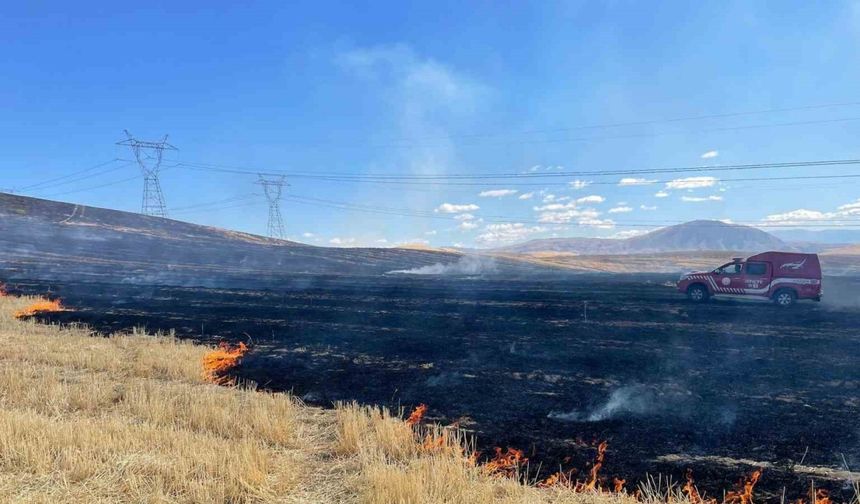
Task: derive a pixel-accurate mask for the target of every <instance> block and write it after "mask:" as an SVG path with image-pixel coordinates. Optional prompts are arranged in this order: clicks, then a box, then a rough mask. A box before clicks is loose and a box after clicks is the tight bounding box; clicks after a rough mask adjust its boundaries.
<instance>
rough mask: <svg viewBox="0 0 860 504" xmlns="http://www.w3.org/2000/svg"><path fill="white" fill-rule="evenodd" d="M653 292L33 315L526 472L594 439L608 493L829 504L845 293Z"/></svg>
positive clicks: (348, 299)
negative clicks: (450, 429) (155, 346)
mask: <svg viewBox="0 0 860 504" xmlns="http://www.w3.org/2000/svg"><path fill="white" fill-rule="evenodd" d="M671 280H674V278H673V277H668V276H658V275H651V276H645V275H614V276H608V275H600V276H597V275H595V276H575V277H567V278H562V279H557V280H552V281H549V280H547V281H515V280H498V279H496V280H493V279H450V278H436V277H413V278H403V277H401V278H391V277H326V278H323V277H310V278H303V279H301V280H300V281H299V280H292V281H289V282H287V283H286V284H285V285H283V286H280V287H278V288H277V289H270V290H256V291H255V290H216V289H195V288H177V287H143V286H134V285H111V284H88V285H83V284H80V285H73V284H67V285H52V286H50V289H51V291H52V292H53V293H54V294H56V295H57V296H59V297H61V298H62V299H63V301H64V305H65V306H66V307H67V308H68V309H69V311H64V312H58V313H53V314H50V315H46V317H47V319H48V320H51V321H57V322H64V323H68V322H83V323H86V324H89V325H91V326H92V327H94V328H95V329H96V330H99V331H104V332H110V331H116V330H122V329H128V328H131V327H134V326H146V327H147V328H148V329H149V330H157V329H175V330H176V331H177V335H178V336H180V337H183V338H191V339H195V340H201V341H206V342H213V341H229V342H240V341H241V342H245V343H247V344H249V346H250V347H251V351H250V352H249V353H248V355H247V357H246V358H245V360H244V362H243V364H242V366H241V367H240V369H239V371H238V373H239V375H240V376H241V377H242V378H246V379H251V380H254V381H256V382H257V383H259V384H260V386H262V387H266V388H269V389H274V390H288V391H292V392H293V393H295V394H296V395H297V396H300V397H303V398H304V399H305V400H306V401H307V402H309V403H312V404H319V405H324V406H326V405H331V403H332V402H334V401H348V400H358V401H361V402H367V403H376V404H383V405H388V406H394V407H397V406H400V405H402V406H403V407H405V408H411V407H413V406H415V405H417V404H419V403H426V404H428V405H429V411H428V417H429V418H430V419H431V420H435V421H439V422H441V423H445V424H450V423H457V424H458V425H460V426H461V427H463V428H466V429H468V430H471V431H474V432H475V434H476V436H477V439H478V446H479V448H481V449H484V450H491V449H492V447H494V446H502V447H508V446H510V447H516V448H520V449H523V450H524V451H525V452H526V456H528V457H529V459H530V464H531V466H530V467H531V470H532V471H533V472H537V473H540V475H542V476H545V475H547V474H549V473H551V472H554V471H556V470H558V469H559V466H562V467H563V468H564V469H567V468H572V467H585V465H586V461H587V460H590V459H591V458H592V457H593V456H594V446H595V444H596V442H598V441H603V440H606V441H608V443H609V450H608V452H607V457H606V463H605V465H604V467H603V474H605V475H606V476H607V477H609V478H611V477H613V476H619V477H625V478H626V479H627V481H628V482H633V481H636V480H639V479H643V478H644V477H645V475H646V474H647V473H650V474H656V473H663V474H671V475H673V476H674V477H675V479H676V480H678V479H682V477H683V474H684V471H685V469H686V468H692V469H693V471H694V474H695V475H696V481H697V485H698V486H699V487H700V489H702V490H704V491H706V492H707V493H708V494H711V495H715V494H717V495H721V492H722V490H723V489H727V488H730V487H731V485H732V484H733V483H734V482H735V481H736V480H737V479H738V477H740V476H741V475H743V474H745V473H747V472H749V470H750V469H752V468H753V466H757V467H764V468H765V473H764V477H763V479H762V482H761V483H760V484H759V488H760V489H762V490H764V491H765V493H766V494H767V495H770V496H772V497H773V496H776V495H777V494H778V493H781V491H782V487H783V486H786V487H787V493H786V495H787V497H788V498H792V499H794V498H797V497H801V496H803V495H804V493H805V492H807V491H808V489H809V484H810V481H811V480H812V479H813V478H814V479H815V480H816V486H824V487H826V488H829V489H830V490H831V491H832V493H833V495H834V497H835V500H836V501H840V500H842V499H840V498H839V497H840V496H842V495H844V496H845V500H847V499H848V495H849V492H850V490H849V489H848V488H847V487H845V485H844V478H845V474H844V473H843V474H840V473H839V471H840V470H841V469H842V468H843V459H842V455H844V457H845V459H846V460H847V462H848V464H849V466H851V467H855V466H860V427H858V425H860V423H858V419H860V364H858V363H860V309H858V308H856V307H851V306H850V304H851V303H846V302H845V301H846V298H845V297H843V296H840V304H837V305H831V304H829V303H828V302H823V303H821V304H813V303H809V304H806V303H804V304H800V305H798V306H797V307H795V308H794V309H791V310H788V311H786V310H784V309H778V308H776V307H773V306H770V305H762V304H757V303H739V302H730V301H717V302H713V303H710V304H706V305H693V304H690V303H688V302H687V301H686V300H685V299H684V298H683V296H681V295H679V294H677V293H676V292H674V290H673V289H672V288H670V287H668V286H666V285H664V284H665V283H666V282H667V281H671ZM825 282H826V284H825V295H827V294H828V292H841V293H845V295H846V296H853V297H854V299H856V298H857V296H858V295H860V290H855V288H860V285H858V282H857V281H856V280H850V279H836V278H834V279H827V280H825ZM19 288H21V289H23V290H25V291H33V292H35V291H39V292H45V290H46V289H47V288H48V286H46V285H38V284H26V283H22V284H21V285H20V286H19ZM585 302H587V320H586V318H585ZM840 305H841V306H840ZM846 305H847V306H846Z"/></svg>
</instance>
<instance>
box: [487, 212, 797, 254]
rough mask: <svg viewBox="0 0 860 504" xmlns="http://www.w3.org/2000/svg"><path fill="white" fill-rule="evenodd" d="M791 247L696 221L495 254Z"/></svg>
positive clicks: (754, 232)
mask: <svg viewBox="0 0 860 504" xmlns="http://www.w3.org/2000/svg"><path fill="white" fill-rule="evenodd" d="M790 248H791V247H790V246H789V245H788V244H786V243H785V242H784V241H782V240H780V239H779V238H777V237H776V236H773V235H772V234H769V233H766V232H764V231H762V230H760V229H756V228H753V227H749V226H741V225H737V224H727V223H724V222H721V221H711V220H696V221H691V222H686V223H683V224H678V225H675V226H669V227H665V228H661V229H658V230H655V231H651V232H650V233H646V234H644V235H641V236H634V237H631V238H624V239H608V238H551V239H540V240H531V241H528V242H525V243H521V244H517V245H510V246H507V247H501V248H498V249H494V250H493V251H494V252H505V253H515V254H529V253H536V252H549V251H551V252H567V253H573V254H581V255H607V254H650V253H657V252H681V251H700V250H708V251H723V250H725V251H751V252H752V251H762V250H786V249H790Z"/></svg>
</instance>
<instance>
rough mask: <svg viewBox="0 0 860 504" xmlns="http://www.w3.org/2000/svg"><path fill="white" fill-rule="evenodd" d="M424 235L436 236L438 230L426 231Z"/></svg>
mask: <svg viewBox="0 0 860 504" xmlns="http://www.w3.org/2000/svg"><path fill="white" fill-rule="evenodd" d="M424 236H436V230H435V229H432V230H430V231H424Z"/></svg>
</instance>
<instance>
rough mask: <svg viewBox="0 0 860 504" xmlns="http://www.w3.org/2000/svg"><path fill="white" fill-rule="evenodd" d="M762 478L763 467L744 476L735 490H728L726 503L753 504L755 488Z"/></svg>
mask: <svg viewBox="0 0 860 504" xmlns="http://www.w3.org/2000/svg"><path fill="white" fill-rule="evenodd" d="M760 478H761V469H756V470H755V471H753V472H751V473H750V474H749V475H748V476H745V477H744V478H742V479H741V480H740V481H739V482H738V484H737V487H736V488H735V490H733V491H731V492H728V493H727V494H726V498H725V500H724V503H725V504H752V501H753V499H752V497H753V489H754V488H755V485H756V483H758V480H759V479H760Z"/></svg>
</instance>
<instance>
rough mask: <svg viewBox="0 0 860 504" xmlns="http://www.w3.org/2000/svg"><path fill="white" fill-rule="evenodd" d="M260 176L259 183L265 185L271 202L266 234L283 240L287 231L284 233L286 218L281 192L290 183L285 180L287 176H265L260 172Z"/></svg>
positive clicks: (264, 189) (264, 191) (268, 199)
mask: <svg viewBox="0 0 860 504" xmlns="http://www.w3.org/2000/svg"><path fill="white" fill-rule="evenodd" d="M259 177H260V179H259V180H258V181H257V184H259V185H261V186H263V193H264V194H265V195H266V200H267V201H268V202H269V222H268V225H267V226H266V234H267V235H268V236H269V238H279V239H281V240H283V239H284V238H285V235H286V233H284V219H283V217H281V192H283V190H284V186H285V185H289V184H287V182H286V180H284V179H285V178H286V176H284V175H280V176H269V177H264V176H263V175H262V174H259Z"/></svg>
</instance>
